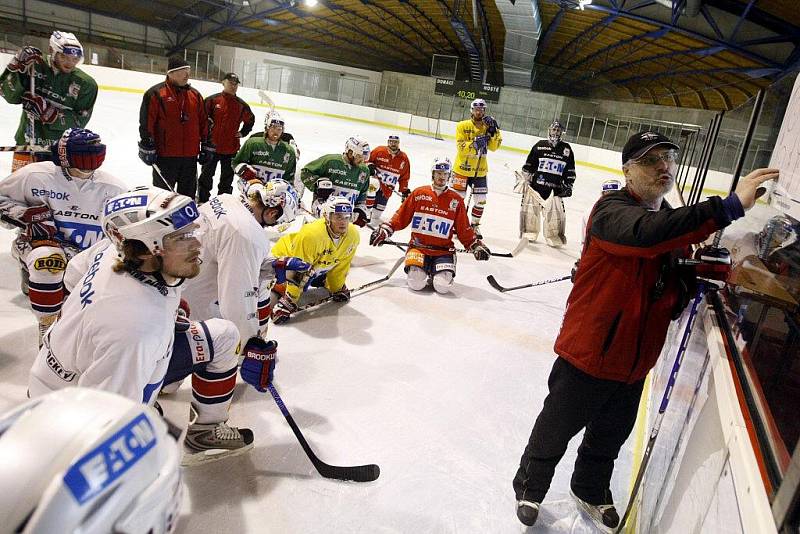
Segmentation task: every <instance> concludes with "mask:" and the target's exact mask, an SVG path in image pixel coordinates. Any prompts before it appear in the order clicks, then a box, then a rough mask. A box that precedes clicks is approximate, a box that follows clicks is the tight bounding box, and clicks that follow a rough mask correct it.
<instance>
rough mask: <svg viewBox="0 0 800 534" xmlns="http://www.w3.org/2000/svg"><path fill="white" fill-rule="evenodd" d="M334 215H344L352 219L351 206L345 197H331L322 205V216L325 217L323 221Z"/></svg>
mask: <svg viewBox="0 0 800 534" xmlns="http://www.w3.org/2000/svg"><path fill="white" fill-rule="evenodd" d="M334 213H344V214H346V215H347V216H348V217H352V216H353V205H352V204H351V203H350V201H349V200H347V198H346V197H342V196H331V197H330V198H329V199H328V200H326V201H325V204H323V205H322V216H323V217H325V220H328V219H330V216H331V215H333V214H334Z"/></svg>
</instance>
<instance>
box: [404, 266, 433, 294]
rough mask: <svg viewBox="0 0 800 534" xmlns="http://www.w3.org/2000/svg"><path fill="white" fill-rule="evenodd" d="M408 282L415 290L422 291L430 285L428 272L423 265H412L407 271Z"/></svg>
mask: <svg viewBox="0 0 800 534" xmlns="http://www.w3.org/2000/svg"><path fill="white" fill-rule="evenodd" d="M406 283H407V284H408V287H409V288H411V289H413V290H414V291H421V290H423V289H425V286H427V285H428V273H426V272H425V269H423V268H422V267H417V266H416V265H414V266H411V267H409V268H408V271H407V272H406Z"/></svg>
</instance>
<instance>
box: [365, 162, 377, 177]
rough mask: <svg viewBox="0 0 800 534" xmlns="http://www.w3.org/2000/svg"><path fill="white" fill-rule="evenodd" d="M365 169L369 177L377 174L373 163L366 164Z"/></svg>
mask: <svg viewBox="0 0 800 534" xmlns="http://www.w3.org/2000/svg"><path fill="white" fill-rule="evenodd" d="M367 168H369V175H370V176H375V175H376V174H378V167H377V166H376V165H375V164H374V163H367Z"/></svg>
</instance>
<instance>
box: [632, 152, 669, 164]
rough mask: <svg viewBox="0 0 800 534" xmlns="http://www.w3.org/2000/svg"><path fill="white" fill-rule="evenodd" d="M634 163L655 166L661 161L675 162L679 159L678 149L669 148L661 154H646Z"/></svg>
mask: <svg viewBox="0 0 800 534" xmlns="http://www.w3.org/2000/svg"><path fill="white" fill-rule="evenodd" d="M633 161H634V163H637V164H639V165H644V166H645V167H653V166H655V165H658V162H659V161H663V162H665V163H674V162H676V161H678V151H677V150H667V151H666V152H664V153H663V154H661V155H660V156H659V155H657V154H646V155H644V156H642V157H641V158H639V159H635V160H633Z"/></svg>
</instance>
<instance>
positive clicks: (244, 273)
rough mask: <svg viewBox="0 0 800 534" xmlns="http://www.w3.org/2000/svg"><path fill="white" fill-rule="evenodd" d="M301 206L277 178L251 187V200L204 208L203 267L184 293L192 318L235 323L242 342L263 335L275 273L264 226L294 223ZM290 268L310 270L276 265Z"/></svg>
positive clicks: (222, 200) (217, 200)
mask: <svg viewBox="0 0 800 534" xmlns="http://www.w3.org/2000/svg"><path fill="white" fill-rule="evenodd" d="M297 204H298V202H297V194H296V193H295V191H294V189H293V188H292V186H290V185H289V184H287V183H286V182H285V181H283V180H281V179H280V178H274V179H272V180H270V181H269V182H267V183H266V184H261V183H255V184H252V185H250V186H249V188H248V191H247V195H246V196H244V195H242V196H239V195H220V196H217V197H214V198H212V199H211V200H210V201H209V202H207V203H206V204H203V205H202V206H201V207H200V214H201V215H203V216H204V217H202V220H203V223H202V224H203V227H202V229H203V234H202V237H201V238H200V241H201V243H202V245H203V250H202V253H201V255H200V259H201V261H202V263H203V268H202V269H201V271H200V274H199V275H198V276H197V277H195V278H192V279H191V280H188V281H187V282H186V289H185V290H184V294H183V298H185V299H186V301H187V302H188V304H189V307H190V308H191V309H192V312H193V314H194V315H193V318H195V319H201V320H202V319H208V318H211V317H221V318H223V319H228V320H230V321H233V323H234V324H235V325H236V327H237V328H238V330H239V335H240V337H241V339H242V341H246V340H247V339H249V338H250V337H252V336H255V335H256V334H258V332H259V328H260V326H263V325H264V324H266V321H267V319H268V318H269V313H270V312H269V296H270V284H269V282H271V281H272V280H273V270H274V269H273V267H272V266H271V261H272V259H270V260H269V261H268V257H269V255H270V247H271V243H270V240H269V238H268V237H267V234H266V233H265V232H264V227H266V226H273V225H275V224H282V223H286V222H290V221H291V220H293V219H294V217H295V215H296V213H297V209H298V207H297ZM287 264H288V265H289V266H291V267H292V268H294V269H295V270H298V269H299V270H301V271H305V270H308V268H309V265H308V264H305V263H303V262H297V261H296V259H295V258H281V259H278V260H276V267H277V268H278V269H281V268H284V267H286V266H287ZM279 276H281V277H283V276H284V275H283V274H281V273H279Z"/></svg>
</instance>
